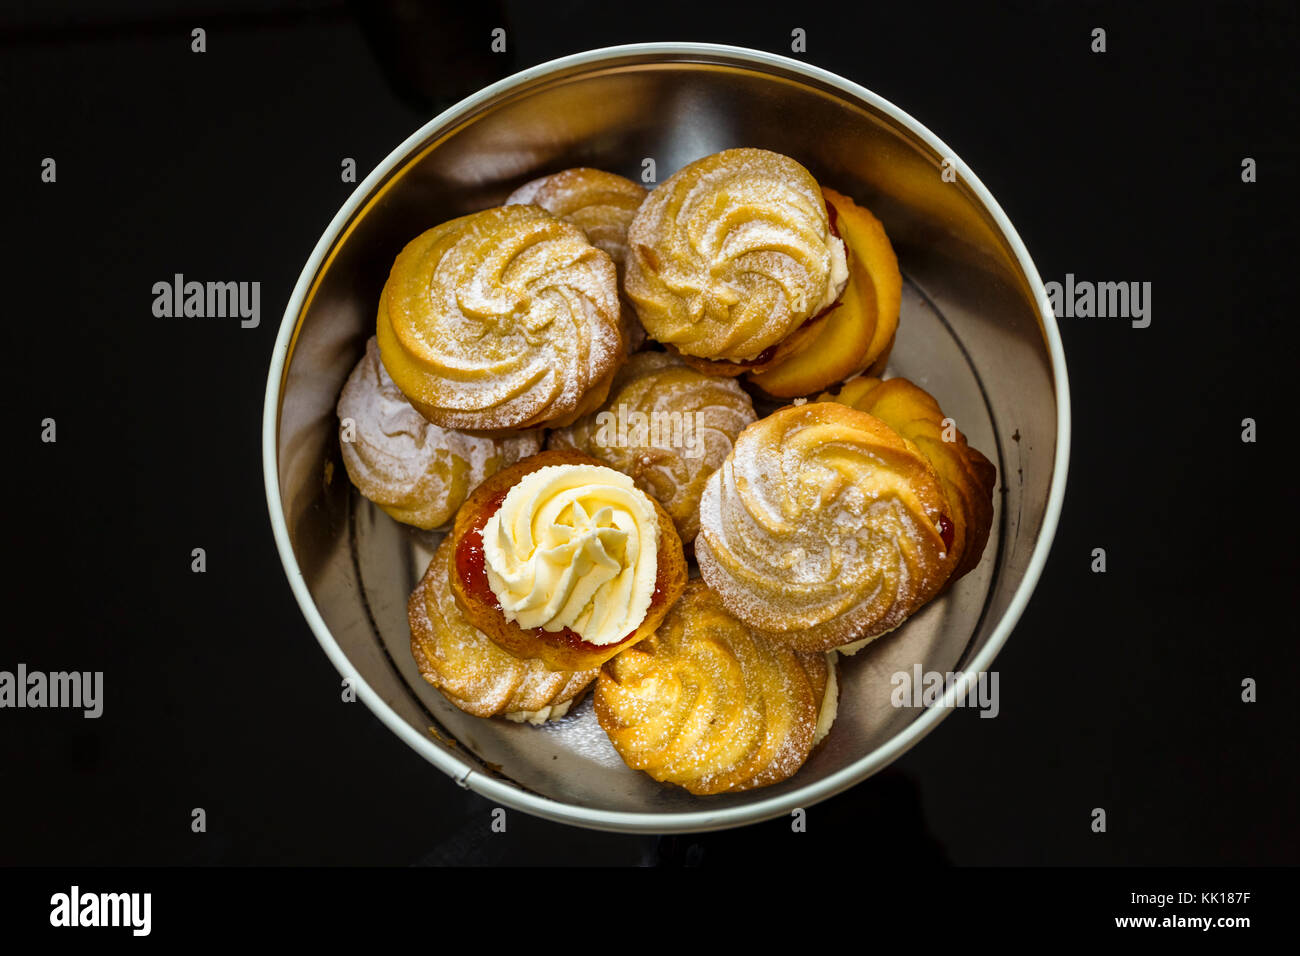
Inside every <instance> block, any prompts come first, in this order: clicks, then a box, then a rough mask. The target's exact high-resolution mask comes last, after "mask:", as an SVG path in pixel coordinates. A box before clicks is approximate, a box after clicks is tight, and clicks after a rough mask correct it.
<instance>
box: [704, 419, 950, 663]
mask: <svg viewBox="0 0 1300 956" xmlns="http://www.w3.org/2000/svg"><path fill="white" fill-rule="evenodd" d="M952 536H953V523H952V515H951V509H950V506H949V504H948V501H947V498H946V496H945V495H944V493H943V488H942V486H941V485H940V482H939V478H938V476H937V475H936V474H935V472H934V469H933V468H932V467H931V465H930V463H929V462H928V461H926V459H925V458H924V457H923V456H922V455H921V453H920V452H919V451H917V450H916V448H915V446H913V445H911V444H910V443H908V442H907V441H905V440H904V439H903V438H901V437H900V436H899V435H898V434H897V433H896V432H895V431H894V430H893V429H892V428H890V427H889V426H888V425H886V424H885V423H884V422H882V421H881V420H880V419H878V418H874V417H872V416H871V415H868V414H867V413H866V412H861V411H858V410H857V409H854V408H849V407H848V406H846V405H840V404H837V403H834V402H812V403H808V404H804V405H791V406H787V407H785V408H782V409H780V410H778V411H776V412H774V413H773V414H772V415H769V416H768V417H767V418H763V419H760V420H759V421H757V422H755V423H754V424H753V425H750V426H749V427H748V428H746V429H745V430H744V431H743V432H741V433H740V437H739V438H737V439H736V445H735V448H734V449H733V450H732V452H731V455H730V456H729V457H728V458H727V460H726V461H725V462H724V463H723V465H722V467H721V468H719V469H718V470H717V471H716V472H715V473H714V474H713V476H712V477H711V478H710V479H709V481H708V484H707V485H706V486H705V489H704V495H703V497H702V498H701V500H700V533H699V536H698V537H697V538H696V539H695V557H696V560H697V561H698V562H699V566H700V574H701V575H702V576H703V577H704V580H705V581H707V582H708V583H709V586H710V587H712V588H713V589H714V590H716V591H717V592H718V595H719V597H720V598H721V600H722V602H723V604H724V605H725V606H726V607H727V609H728V610H729V611H731V613H732V614H734V615H736V616H737V617H738V618H740V619H741V620H742V621H744V622H745V623H747V624H749V625H751V626H752V627H754V628H755V629H756V630H758V631H760V632H761V633H763V634H764V635H766V636H769V637H771V638H772V639H774V640H777V641H780V642H782V643H785V644H789V645H790V646H792V647H794V648H796V649H798V650H805V651H827V650H831V649H833V648H836V647H839V646H841V645H843V644H848V643H849V642H851V641H855V640H858V639H860V638H864V637H870V636H873V635H878V634H881V633H883V632H884V631H887V630H890V629H892V628H893V627H895V626H897V625H898V624H899V623H901V622H902V621H903V620H904V619H905V618H907V617H908V616H909V615H911V614H912V613H913V612H914V611H916V609H917V608H919V607H920V606H921V605H922V604H924V603H925V602H926V601H928V600H930V598H932V597H934V595H935V594H936V593H938V591H939V589H940V588H941V587H943V585H944V582H945V581H946V580H947V578H948V574H949V571H950V570H951V563H950V561H949V557H948V556H949V552H950V550H951V548H952Z"/></svg>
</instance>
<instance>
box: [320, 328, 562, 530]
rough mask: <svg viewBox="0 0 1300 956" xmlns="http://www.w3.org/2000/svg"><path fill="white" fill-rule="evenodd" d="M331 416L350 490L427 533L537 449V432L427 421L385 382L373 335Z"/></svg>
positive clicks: (385, 377)
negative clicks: (487, 430)
mask: <svg viewBox="0 0 1300 956" xmlns="http://www.w3.org/2000/svg"><path fill="white" fill-rule="evenodd" d="M336 411H337V413H338V417H339V448H340V451H341V452H342V456H343V466H344V467H345V468H346V469H347V473H348V478H350V479H351V480H352V484H354V485H356V487H357V490H358V491H360V492H361V494H362V495H364V496H365V497H367V498H369V499H370V500H371V501H373V502H374V503H375V504H377V505H378V506H379V507H380V508H382V509H383V510H384V511H385V512H386V513H387V514H389V515H391V516H392V517H393V518H395V519H397V520H398V521H401V522H403V523H404V524H409V525H414V526H415V527H417V528H424V529H426V530H428V529H431V528H438V527H441V526H443V525H445V524H446V523H447V522H449V521H450V520H451V519H452V518H453V517H454V516H455V514H456V512H457V510H459V508H460V506H461V505H462V504H464V503H465V499H466V498H467V497H468V496H469V493H470V492H471V491H473V490H474V489H475V488H476V487H478V484H479V482H481V481H482V480H483V479H484V478H486V477H487V476H488V475H490V474H492V473H493V472H496V471H499V470H500V469H502V468H504V467H505V466H506V465H512V464H514V463H515V462H516V461H519V460H520V459H521V458H527V457H528V456H529V455H532V454H535V453H536V452H537V451H538V449H539V448H540V447H541V443H542V438H541V431H540V430H532V431H522V432H518V433H516V434H513V435H508V436H503V437H500V438H489V437H486V436H482V435H470V434H467V433H465V432H461V431H456V430H455V429H450V428H440V427H438V426H437V425H434V424H433V423H432V422H429V421H427V420H426V419H425V418H424V416H422V415H421V414H420V413H419V412H417V411H416V410H415V408H414V407H412V405H411V403H410V402H408V401H407V400H406V397H405V396H404V395H403V394H402V393H401V391H400V390H398V388H397V386H396V385H395V384H393V380H392V379H391V378H389V377H388V372H386V371H385V370H384V365H383V363H382V362H381V361H380V360H379V346H378V345H377V344H376V342H375V339H374V338H373V337H372V338H371V339H370V340H369V341H368V342H366V354H365V355H364V356H362V358H361V361H360V362H358V363H357V366H356V368H355V369H353V370H352V374H351V375H349V376H348V380H347V383H346V384H344V386H343V391H342V393H341V394H340V395H339V401H338V406H337V408H336Z"/></svg>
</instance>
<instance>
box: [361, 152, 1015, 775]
mask: <svg viewBox="0 0 1300 956" xmlns="http://www.w3.org/2000/svg"><path fill="white" fill-rule="evenodd" d="M900 300H901V277H900V274H899V271H898V265H897V261H896V259H895V258H894V253H893V250H892V248H891V247H890V244H889V240H888V238H887V237H886V236H885V232H884V229H883V227H882V226H881V224H880V222H879V221H878V220H876V219H875V217H873V216H872V215H871V213H870V212H868V211H867V210H866V209H864V208H863V207H861V206H859V205H857V204H856V203H855V202H854V201H853V200H852V199H850V198H848V197H847V196H844V195H841V194H839V193H837V192H834V191H833V190H830V189H825V188H823V187H822V186H820V185H819V184H818V183H817V181H816V180H815V179H814V178H813V176H812V175H811V174H810V173H809V172H808V170H806V169H805V168H804V167H803V166H801V165H800V164H799V163H798V162H796V161H795V160H793V159H791V158H789V157H787V156H782V155H779V154H776V153H772V152H768V151H765V150H759V149H732V150H726V151H724V152H722V153H717V154H714V155H712V156H707V157H705V158H703V159H701V160H698V161H697V162H694V163H692V164H690V165H688V166H686V167H684V168H683V169H681V170H680V171H678V172H677V173H676V174H675V175H673V176H672V177H671V178H669V179H668V180H666V181H665V182H664V183H662V184H661V185H659V186H658V187H657V188H655V189H654V190H653V191H652V192H649V193H647V192H646V191H645V190H644V189H643V188H642V187H641V186H639V185H638V184H636V183H633V182H631V181H629V180H626V179H623V178H622V177H620V176H616V175H613V174H612V173H607V172H603V171H600V170H593V169H582V168H580V169H569V170H564V171H562V172H559V173H556V174H554V175H551V176H546V177H543V178H541V179H538V180H534V181H533V182H530V183H527V184H525V185H524V186H522V187H520V188H519V189H518V190H516V191H515V193H513V194H512V195H511V196H510V197H509V198H508V199H507V201H506V204H505V205H503V206H499V207H494V208H492V209H487V210H483V211H481V212H478V213H473V214H471V215H468V216H463V217H461V218H459V219H454V220H451V221H450V222H446V223H443V224H441V225H438V226H435V227H434V228H432V229H430V230H428V231H427V232H425V233H423V234H421V235H420V236H417V237H416V238H415V239H413V240H412V241H411V242H410V243H409V244H408V245H407V246H406V248H404V249H403V250H402V252H401V253H400V255H398V257H397V259H396V261H395V262H394V264H393V268H392V271H391V273H390V275H389V278H388V282H387V284H386V285H385V287H384V290H383V293H382V296H381V301H380V304H379V309H378V321H377V328H376V336H375V338H374V339H372V340H371V341H370V342H369V343H368V344H367V348H366V354H365V356H364V357H363V358H362V360H361V362H360V363H359V364H358V366H357V368H356V369H355V371H354V372H353V374H352V376H351V377H350V378H349V380H348V382H347V384H346V386H345V387H344V389H343V393H342V395H341V396H340V399H339V405H338V414H339V418H340V438H341V446H342V454H343V461H344V464H345V466H346V467H347V471H348V474H349V476H350V477H351V479H352V481H353V483H354V484H355V485H356V486H357V488H358V489H359V490H360V492H361V493H362V494H363V495H365V496H366V497H367V498H369V499H371V500H372V501H374V502H375V503H376V504H377V505H378V506H379V507H381V508H382V509H384V511H386V512H387V513H388V514H389V515H391V516H392V517H393V518H395V519H397V520H398V521H402V522H405V523H407V524H411V525H414V526H416V527H419V528H424V529H446V530H447V534H446V536H445V538H444V539H443V541H442V544H441V545H440V547H439V548H438V551H437V553H436V554H435V556H434V559H433V561H432V562H431V564H430V566H429V569H428V571H427V572H426V573H425V575H424V577H423V579H422V580H421V581H420V583H419V585H418V586H417V587H416V589H415V591H414V593H413V594H412V595H411V600H410V606H409V615H410V623H411V646H412V652H413V654H414V656H415V660H416V662H417V664H418V665H419V668H420V672H421V673H422V674H423V675H424V677H425V679H426V680H428V681H429V682H430V683H431V684H433V685H434V686H436V687H438V688H439V689H440V690H441V691H442V692H443V694H444V695H445V696H446V697H447V699H448V700H449V701H450V702H451V703H453V704H454V705H455V706H457V707H459V708H460V709H462V710H464V711H466V712H467V713H470V714H474V715H476V716H480V717H493V716H504V717H507V718H511V719H515V720H521V721H523V720H527V721H530V722H533V723H540V722H542V721H545V720H548V719H555V718H557V717H560V716H562V715H563V714H565V713H566V712H567V711H568V710H569V709H570V708H571V707H572V706H573V704H574V703H575V702H576V701H577V700H578V699H579V698H580V697H581V695H582V694H583V693H585V691H586V690H587V689H588V688H589V687H590V686H591V685H592V684H593V683H594V684H595V712H596V716H597V718H598V720H599V722H600V725H601V726H602V727H603V728H604V729H605V731H606V732H607V733H608V735H609V738H610V740H611V742H612V743H613V745H614V747H615V748H616V749H617V751H618V752H619V753H620V754H621V755H622V757H623V759H624V760H625V761H626V762H627V763H628V765H629V766H631V767H634V768H636V769H639V770H643V771H645V772H646V773H648V774H650V775H651V776H652V777H654V778H655V779H657V780H661V781H664V782H668V783H672V784H676V785H679V786H682V787H685V788H686V789H688V790H690V791H691V792H693V793H697V794H712V793H722V792H730V791H736V790H744V789H748V788H753V787H760V786H765V785H768V784H772V783H775V782H778V781H780V780H784V779H786V778H788V777H790V776H791V775H793V774H794V773H795V772H796V771H797V770H798V769H799V767H800V766H802V765H803V763H804V762H805V760H806V759H807V758H808V756H809V754H810V752H811V751H812V749H813V748H814V747H815V746H816V745H817V744H818V743H819V742H820V741H821V740H822V739H823V738H824V737H825V736H826V734H827V732H828V731H829V729H830V726H831V723H832V721H833V719H834V714H835V710H836V706H837V700H836V694H837V690H836V688H837V681H836V673H835V669H836V666H837V654H836V651H837V650H839V649H849V650H856V649H857V648H859V647H861V646H862V644H863V643H865V642H866V641H869V640H870V639H871V638H873V637H875V636H877V635H879V634H882V633H884V632H885V631H888V630H891V629H893V628H895V627H897V626H898V625H899V624H901V623H902V622H903V621H904V620H906V619H907V617H908V616H909V615H911V614H913V613H914V612H915V611H916V610H917V609H918V608H919V607H921V606H922V605H923V604H924V603H925V602H927V601H929V600H931V599H932V598H934V597H935V596H936V595H937V594H939V593H940V592H942V591H943V590H944V589H946V588H947V587H949V586H951V584H952V583H953V582H954V581H955V580H957V579H958V578H959V577H961V576H962V575H963V574H965V573H967V572H968V571H970V570H971V569H972V568H973V567H975V565H976V564H977V563H978V561H979V559H980V555H981V554H982V552H983V549H984V545H985V542H986V541H987V537H988V532H989V525H990V523H991V520H992V488H993V483H994V479H995V475H994V470H993V466H992V465H991V464H990V463H989V462H988V460H987V459H986V458H985V457H984V456H983V455H981V454H980V453H979V452H978V451H976V450H975V449H973V448H971V447H970V446H969V445H968V444H967V443H966V440H965V438H964V437H963V436H962V435H961V433H960V432H959V431H957V430H956V428H955V427H954V426H953V424H952V422H951V420H949V419H946V418H945V416H944V414H943V412H942V410H941V409H940V408H939V406H938V404H937V403H936V402H935V401H934V399H933V398H931V397H930V396H929V395H928V394H927V393H926V392H924V391H923V390H921V389H920V388H919V387H917V386H916V385H914V384H912V383H910V382H908V381H907V380H905V379H899V378H894V379H889V380H882V379H881V378H880V377H879V376H880V375H881V374H882V373H883V370H884V367H885V364H886V362H887V360H888V356H889V353H890V349H891V348H892V346H893V342H894V336H895V332H896V330H897V328H898V318H899V307H900ZM828 390H833V391H828ZM819 393H820V394H819ZM809 398H814V400H813V401H808V400H807V399H809ZM755 399H757V400H758V405H759V407H760V408H765V407H770V406H772V405H774V404H778V403H777V402H774V399H775V400H779V399H794V400H795V402H794V404H790V405H786V406H784V407H780V408H777V409H776V410H775V411H773V412H771V414H767V415H764V416H762V417H759V415H758V414H757V413H756V411H755ZM543 447H544V448H545V450H543ZM692 560H693V561H694V564H695V566H696V567H697V568H698V576H695V575H693V574H692V570H691V565H692Z"/></svg>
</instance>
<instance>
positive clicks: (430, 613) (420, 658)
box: [407, 538, 596, 723]
mask: <svg viewBox="0 0 1300 956" xmlns="http://www.w3.org/2000/svg"><path fill="white" fill-rule="evenodd" d="M451 561H452V545H451V541H450V539H448V538H444V539H443V542H442V544H441V545H440V546H439V548H438V550H437V551H436V552H434V555H433V560H432V561H431V562H430V563H429V568H428V570H427V571H426V572H425V574H424V577H422V578H421V579H420V583H419V584H418V585H416V588H415V590H414V591H413V592H411V599H410V602H409V603H408V605H407V616H408V619H409V621H410V625H411V653H412V655H413V656H414V657H415V663H416V666H418V667H419V669H420V675H421V676H422V677H423V678H424V679H425V680H426V681H428V682H429V683H430V684H432V685H433V686H434V687H436V688H438V690H440V691H442V693H443V696H444V697H446V698H447V699H448V700H449V701H451V702H452V703H453V704H455V705H456V706H457V707H459V708H460V709H461V710H463V711H465V713H467V714H473V715H474V716H475V717H497V716H504V717H506V718H507V719H510V720H518V721H524V720H528V721H529V722H532V723H540V722H542V721H543V720H550V719H554V718H556V717H560V716H562V715H563V714H564V713H565V712H566V711H567V710H568V709H569V707H570V705H571V704H572V703H573V701H574V700H576V699H577V697H578V696H579V695H580V694H582V692H583V691H584V690H586V688H587V686H588V685H589V684H590V683H591V682H592V681H593V680H595V679H596V671H595V670H594V669H593V670H586V671H577V672H572V671H553V670H549V669H548V668H547V667H546V665H545V664H543V663H542V662H541V661H536V660H534V661H525V660H520V659H519V658H517V657H514V656H513V655H511V654H507V653H506V652H505V651H503V650H501V648H499V647H497V646H496V645H495V644H493V643H492V642H491V641H490V640H488V638H487V636H486V635H485V634H484V633H483V632H482V631H480V630H478V628H476V627H474V626H473V625H472V624H470V623H469V622H468V621H466V620H465V616H464V615H463V614H461V612H460V608H459V607H457V606H456V600H455V598H453V597H452V594H451V584H450V580H451Z"/></svg>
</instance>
